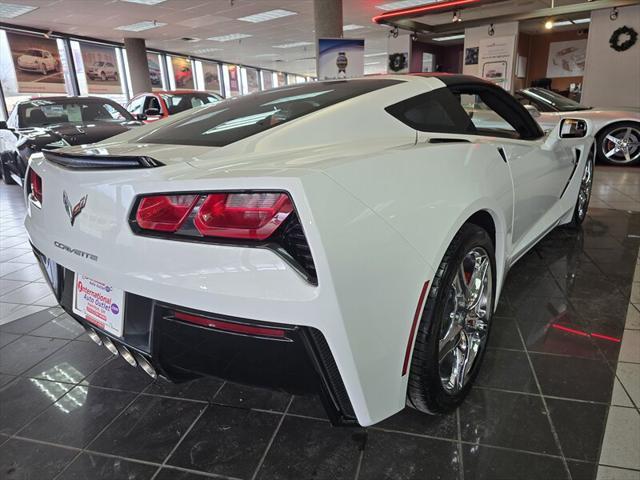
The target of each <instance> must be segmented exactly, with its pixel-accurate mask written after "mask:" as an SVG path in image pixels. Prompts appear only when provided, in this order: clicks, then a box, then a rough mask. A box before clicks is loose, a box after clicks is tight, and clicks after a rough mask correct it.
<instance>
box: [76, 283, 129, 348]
mask: <svg viewBox="0 0 640 480" xmlns="http://www.w3.org/2000/svg"><path fill="white" fill-rule="evenodd" d="M124 298H125V296H124V291H123V290H120V289H119V288H115V287H113V286H112V285H109V284H108V283H105V282H102V281H100V280H97V279H94V278H91V277H88V276H87V275H84V274H81V273H76V274H75V278H74V282H73V303H72V309H73V313H75V314H76V315H78V316H80V317H82V318H84V319H85V320H86V321H87V322H89V323H91V324H93V325H95V326H96V327H98V328H99V329H101V330H104V331H105V332H107V333H109V334H111V335H114V336H116V337H122V334H123V329H124Z"/></svg>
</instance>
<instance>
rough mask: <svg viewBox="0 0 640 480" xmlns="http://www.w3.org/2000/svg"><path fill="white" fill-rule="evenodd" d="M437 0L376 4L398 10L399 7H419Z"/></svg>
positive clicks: (378, 6)
mask: <svg viewBox="0 0 640 480" xmlns="http://www.w3.org/2000/svg"><path fill="white" fill-rule="evenodd" d="M435 2H436V0H399V1H397V2H389V3H382V4H380V5H376V8H378V9H380V10H398V9H399V8H409V7H417V6H419V5H426V4H427V3H435Z"/></svg>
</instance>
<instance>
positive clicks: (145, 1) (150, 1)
mask: <svg viewBox="0 0 640 480" xmlns="http://www.w3.org/2000/svg"><path fill="white" fill-rule="evenodd" d="M122 1H123V2H129V3H140V4H142V5H157V4H159V3H162V2H166V1H167V0H122Z"/></svg>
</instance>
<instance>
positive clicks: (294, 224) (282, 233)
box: [276, 214, 318, 285]
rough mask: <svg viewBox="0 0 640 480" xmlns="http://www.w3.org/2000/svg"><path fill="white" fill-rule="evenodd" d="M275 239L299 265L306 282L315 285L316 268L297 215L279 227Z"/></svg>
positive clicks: (316, 279)
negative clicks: (306, 278) (306, 279)
mask: <svg viewBox="0 0 640 480" xmlns="http://www.w3.org/2000/svg"><path fill="white" fill-rule="evenodd" d="M277 237H278V238H277V239H276V241H277V242H278V243H279V244H280V246H281V247H282V248H283V249H284V250H285V251H286V252H287V253H288V254H289V255H291V257H292V258H293V259H294V260H295V261H296V263H298V264H299V266H300V267H301V269H302V270H303V271H304V273H305V274H306V275H307V277H308V280H309V281H310V282H311V283H313V284H316V285H317V283H318V276H317V274H316V266H315V263H313V257H312V256H311V249H310V248H309V244H308V243H307V238H306V237H305V235H304V231H303V230H302V225H301V224H300V220H299V219H298V216H297V215H295V214H293V215H291V216H290V217H289V218H288V219H287V221H286V222H285V224H284V225H282V226H281V227H280V229H279V233H278V235H277Z"/></svg>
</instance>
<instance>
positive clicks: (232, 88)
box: [227, 65, 240, 97]
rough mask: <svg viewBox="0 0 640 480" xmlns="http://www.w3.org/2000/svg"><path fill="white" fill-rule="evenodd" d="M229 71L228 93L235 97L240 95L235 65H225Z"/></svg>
mask: <svg viewBox="0 0 640 480" xmlns="http://www.w3.org/2000/svg"><path fill="white" fill-rule="evenodd" d="M227 71H228V72H229V95H230V96H231V97H235V96H237V95H240V75H239V68H238V66H237V65H227Z"/></svg>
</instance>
